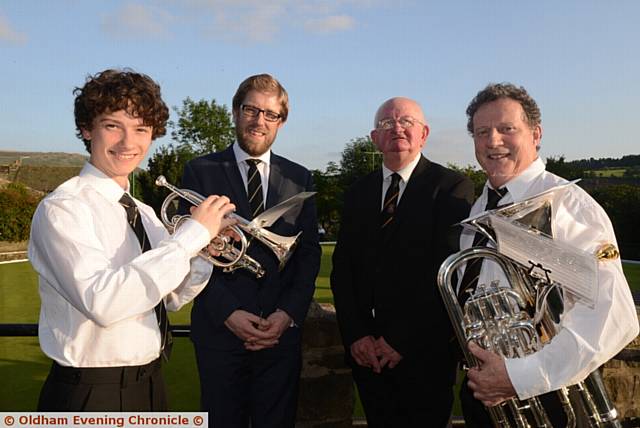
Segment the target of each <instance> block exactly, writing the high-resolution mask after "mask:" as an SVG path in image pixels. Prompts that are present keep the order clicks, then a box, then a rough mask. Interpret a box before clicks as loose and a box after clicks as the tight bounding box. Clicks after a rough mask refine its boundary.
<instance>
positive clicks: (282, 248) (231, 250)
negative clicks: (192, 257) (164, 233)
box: [156, 175, 313, 278]
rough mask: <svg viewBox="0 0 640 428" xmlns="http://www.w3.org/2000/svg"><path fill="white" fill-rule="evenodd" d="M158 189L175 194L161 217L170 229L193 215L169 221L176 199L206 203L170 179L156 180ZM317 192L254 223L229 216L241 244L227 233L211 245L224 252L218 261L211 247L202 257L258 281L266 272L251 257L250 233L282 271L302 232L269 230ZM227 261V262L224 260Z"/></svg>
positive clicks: (298, 197) (293, 200)
mask: <svg viewBox="0 0 640 428" xmlns="http://www.w3.org/2000/svg"><path fill="white" fill-rule="evenodd" d="M156 186H162V187H166V188H167V189H169V190H171V193H170V194H169V195H168V196H167V197H166V198H165V200H164V202H163V203H162V207H161V208H160V218H161V220H162V222H163V223H164V225H165V226H166V227H167V228H168V229H169V230H170V231H172V232H173V231H174V230H176V229H177V228H178V227H180V225H181V224H182V222H184V221H185V220H186V219H187V218H189V217H191V216H190V215H172V216H171V218H169V206H170V205H171V204H172V203H173V202H174V200H175V199H176V198H182V199H184V200H185V201H187V202H189V203H190V204H192V205H194V206H197V205H200V204H201V203H202V201H204V200H205V199H206V198H205V197H204V196H202V195H200V194H199V193H197V192H194V191H193V190H189V189H179V188H177V187H175V186H173V185H172V184H170V183H169V182H168V181H167V179H166V178H165V177H164V176H163V175H160V176H158V178H156ZM312 194H313V192H303V193H301V194H298V195H296V196H294V197H293V198H290V199H288V200H287V201H284V202H283V203H281V204H279V205H277V206H275V207H273V208H271V209H269V210H267V211H265V212H263V213H262V214H261V215H260V216H258V217H256V218H255V219H254V220H252V221H248V220H246V219H244V218H242V217H240V216H239V215H237V214H235V213H231V214H229V215H228V216H229V217H230V218H233V219H235V220H236V221H237V223H236V225H234V226H231V227H230V228H231V229H232V230H233V231H234V232H235V233H236V234H237V235H238V236H239V237H240V241H239V242H237V243H235V241H234V239H233V238H231V237H230V236H227V235H225V234H218V236H216V237H215V238H213V239H212V240H211V242H210V245H211V246H212V247H213V248H214V249H215V250H216V251H217V252H219V253H220V256H219V257H218V258H216V257H213V256H212V255H211V254H210V253H209V251H208V249H207V247H205V248H203V249H202V250H201V251H200V253H199V255H200V257H202V258H204V259H206V260H208V261H209V262H211V263H212V264H213V265H215V266H218V267H220V268H222V269H223V271H225V272H231V271H234V270H236V269H240V268H242V269H247V270H249V271H250V272H252V273H253V274H254V275H255V276H256V277H257V278H260V277H262V276H263V275H264V273H265V271H264V268H263V267H262V265H260V263H259V262H258V261H257V260H255V259H253V258H252V257H251V256H249V255H248V254H247V248H248V247H249V245H250V243H251V242H250V240H247V237H246V235H247V234H249V235H250V236H252V237H253V238H255V239H257V240H259V241H260V242H262V243H263V244H264V245H266V246H267V247H268V248H269V249H270V250H271V251H272V252H273V254H275V256H276V257H277V259H278V268H279V269H282V268H283V267H284V266H285V265H286V263H287V261H288V260H289V258H290V257H291V255H292V254H293V251H294V249H295V247H296V245H297V243H298V239H299V237H300V235H301V233H302V232H300V233H298V234H297V235H294V236H280V235H278V234H276V233H273V232H270V231H268V230H267V229H265V227H268V226H270V225H271V224H273V222H274V221H275V220H276V219H278V218H279V217H280V216H282V214H284V213H285V212H287V211H289V210H290V209H291V208H293V207H294V206H297V205H299V204H300V203H301V202H302V201H303V200H304V199H306V198H308V197H309V196H311V195H312ZM220 259H224V260H220Z"/></svg>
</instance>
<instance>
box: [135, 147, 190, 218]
mask: <svg viewBox="0 0 640 428" xmlns="http://www.w3.org/2000/svg"><path fill="white" fill-rule="evenodd" d="M195 156H196V155H195V154H194V153H193V152H192V151H190V150H188V149H181V148H178V147H176V146H174V145H173V144H169V145H168V146H160V147H158V149H157V150H156V151H155V153H154V154H153V156H151V159H149V163H148V164H147V170H146V171H139V172H137V173H136V177H135V179H136V181H137V184H138V186H137V188H136V192H135V195H134V196H136V197H137V198H139V199H141V200H143V201H144V202H145V203H146V204H148V205H151V206H152V207H153V209H154V210H155V211H156V214H158V215H160V207H161V206H162V202H163V201H164V199H165V197H166V196H167V195H168V194H169V191H168V190H167V189H165V188H161V187H158V186H156V178H158V176H159V175H164V176H165V177H166V179H167V181H168V182H169V183H171V184H173V185H174V186H177V187H180V183H181V181H182V172H183V171H184V165H185V164H186V163H187V162H188V161H190V160H191V159H193V158H194V157H195Z"/></svg>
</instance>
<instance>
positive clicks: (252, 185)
mask: <svg viewBox="0 0 640 428" xmlns="http://www.w3.org/2000/svg"><path fill="white" fill-rule="evenodd" d="M260 162H262V161H261V160H260V159H247V164H248V165H249V173H248V174H247V196H248V198H249V206H250V207H251V218H255V217H257V216H258V215H260V214H261V213H262V212H263V211H264V197H263V195H262V177H261V176H260V171H258V164H259V163H260Z"/></svg>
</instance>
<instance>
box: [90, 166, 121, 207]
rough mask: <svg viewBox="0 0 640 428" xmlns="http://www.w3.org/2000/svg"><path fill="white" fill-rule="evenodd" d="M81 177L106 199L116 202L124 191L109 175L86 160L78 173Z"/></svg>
mask: <svg viewBox="0 0 640 428" xmlns="http://www.w3.org/2000/svg"><path fill="white" fill-rule="evenodd" d="M78 175H79V176H80V177H82V180H83V181H85V182H86V183H87V184H89V185H90V186H91V187H93V188H94V189H95V190H96V191H97V192H98V193H100V194H101V195H102V196H104V197H105V198H106V199H107V200H108V201H112V202H118V201H119V200H120V198H121V197H122V194H123V193H124V192H125V189H123V188H122V187H120V185H119V184H118V183H116V182H115V180H113V179H112V178H111V177H108V176H107V175H106V174H105V173H104V172H102V171H100V170H99V169H98V168H96V167H95V166H93V165H92V164H91V163H89V162H87V163H85V164H84V166H83V167H82V170H80V173H79V174H78ZM126 191H127V192H128V191H129V181H128V180H127V189H126Z"/></svg>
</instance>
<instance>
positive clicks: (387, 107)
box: [371, 98, 429, 171]
mask: <svg viewBox="0 0 640 428" xmlns="http://www.w3.org/2000/svg"><path fill="white" fill-rule="evenodd" d="M407 118H410V119H408V120H407ZM390 119H391V120H390ZM381 121H382V122H387V123H389V124H390V128H389V129H383V127H382V126H381V125H380V124H381ZM375 122H376V129H374V130H373V131H371V139H372V140H373V143H374V144H375V145H376V147H377V148H378V150H380V151H381V152H382V157H383V161H384V165H385V166H386V167H387V168H389V169H390V170H392V171H398V170H400V169H402V168H404V167H405V166H407V165H408V164H409V163H411V161H412V160H414V159H415V158H416V156H418V155H419V154H420V151H421V150H422V147H424V143H425V142H426V141H427V136H428V135H429V127H428V126H427V125H426V121H425V118H424V114H423V113H422V109H421V108H420V106H419V105H418V103H416V102H415V101H413V100H410V99H408V98H392V99H390V100H388V101H386V102H385V103H384V104H382V106H380V108H379V109H378V113H377V114H376V120H375ZM405 126H406V128H405Z"/></svg>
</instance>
